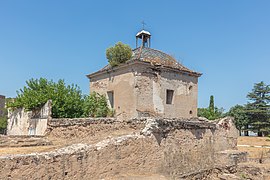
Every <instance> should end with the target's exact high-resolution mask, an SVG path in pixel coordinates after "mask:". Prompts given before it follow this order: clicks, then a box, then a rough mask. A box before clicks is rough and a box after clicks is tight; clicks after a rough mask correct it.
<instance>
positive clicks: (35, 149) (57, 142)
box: [0, 129, 137, 156]
mask: <svg viewBox="0 0 270 180" xmlns="http://www.w3.org/2000/svg"><path fill="white" fill-rule="evenodd" d="M135 132H137V131H136V130H134V131H131V130H130V129H119V130H116V131H114V132H112V133H102V134H98V135H95V136H91V137H90V136H89V137H84V138H68V139H65V138H57V137H56V136H50V135H49V136H48V137H45V138H46V139H47V140H49V141H50V142H51V143H52V145H46V146H29V147H0V156H1V155H10V154H30V153H40V152H49V151H53V150H55V149H59V148H62V147H66V146H69V145H72V144H77V143H86V144H94V143H97V142H99V141H102V140H104V139H107V138H112V137H117V136H123V135H127V134H132V133H135ZM0 142H1V137H0Z"/></svg>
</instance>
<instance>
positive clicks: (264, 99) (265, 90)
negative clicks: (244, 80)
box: [246, 81, 270, 136]
mask: <svg viewBox="0 0 270 180" xmlns="http://www.w3.org/2000/svg"><path fill="white" fill-rule="evenodd" d="M247 98H248V100H249V101H248V103H247V105H246V113H247V116H248V117H249V119H250V122H249V125H250V129H252V130H255V131H258V135H259V136H261V135H267V134H269V132H270V104H269V103H270V86H269V85H266V84H265V83H264V82H263V81H261V82H259V83H255V84H254V87H253V89H252V91H251V92H249V93H248V95H247Z"/></svg>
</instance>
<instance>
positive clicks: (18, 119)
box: [7, 100, 52, 136]
mask: <svg viewBox="0 0 270 180" xmlns="http://www.w3.org/2000/svg"><path fill="white" fill-rule="evenodd" d="M51 103H52V102H51V101H50V100H49V101H48V102H47V103H46V104H45V105H44V106H43V107H41V108H40V109H37V110H35V111H25V109H24V108H18V109H16V110H14V111H12V112H9V114H8V125H7V135H20V136H24V135H36V136H44V134H45V132H46V130H47V124H48V121H49V120H50V119H51Z"/></svg>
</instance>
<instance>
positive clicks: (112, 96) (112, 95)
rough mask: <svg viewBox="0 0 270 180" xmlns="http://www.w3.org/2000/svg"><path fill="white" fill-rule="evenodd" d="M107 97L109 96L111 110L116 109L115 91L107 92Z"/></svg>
mask: <svg viewBox="0 0 270 180" xmlns="http://www.w3.org/2000/svg"><path fill="white" fill-rule="evenodd" d="M107 95H108V99H109V106H110V108H112V109H113V108H114V93H113V91H108V92H107Z"/></svg>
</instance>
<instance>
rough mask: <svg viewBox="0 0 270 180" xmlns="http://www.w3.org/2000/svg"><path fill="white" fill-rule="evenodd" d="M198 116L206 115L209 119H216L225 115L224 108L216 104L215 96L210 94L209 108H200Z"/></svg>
mask: <svg viewBox="0 0 270 180" xmlns="http://www.w3.org/2000/svg"><path fill="white" fill-rule="evenodd" d="M198 116H199V117H205V118H207V119H209V120H214V119H218V118H221V117H223V116H224V115H223V109H222V108H220V109H219V108H218V107H216V106H215V105H214V96H213V95H211V96H210V101H209V106H208V108H198Z"/></svg>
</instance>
